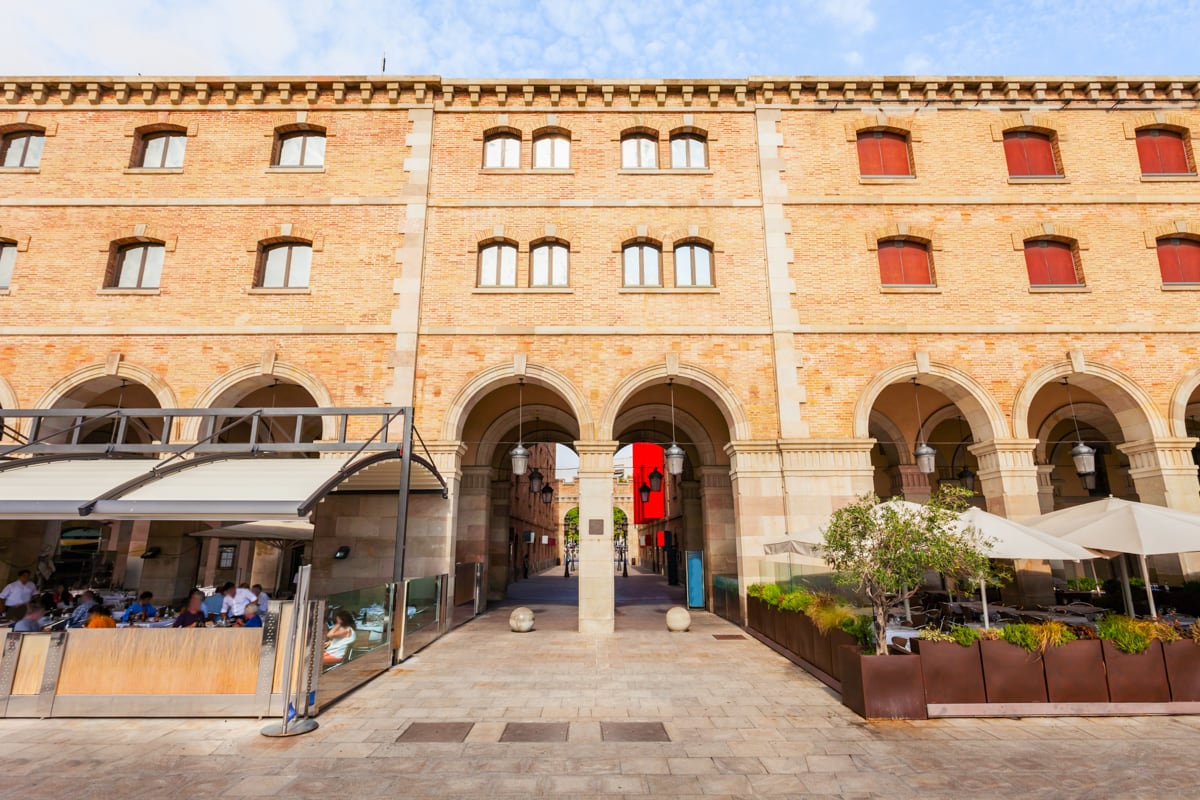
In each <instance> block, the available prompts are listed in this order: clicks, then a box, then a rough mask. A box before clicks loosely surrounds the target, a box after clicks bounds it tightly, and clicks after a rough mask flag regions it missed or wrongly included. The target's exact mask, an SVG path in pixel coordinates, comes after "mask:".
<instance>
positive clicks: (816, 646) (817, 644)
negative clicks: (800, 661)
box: [808, 623, 833, 676]
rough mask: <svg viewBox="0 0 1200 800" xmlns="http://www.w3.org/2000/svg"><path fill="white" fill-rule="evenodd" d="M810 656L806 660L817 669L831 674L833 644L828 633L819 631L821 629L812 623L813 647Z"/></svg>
mask: <svg viewBox="0 0 1200 800" xmlns="http://www.w3.org/2000/svg"><path fill="white" fill-rule="evenodd" d="M812 656H813V657H812V658H810V659H808V661H809V662H810V663H811V664H812V665H813V666H814V667H816V668H817V669H819V670H821V671H822V672H824V673H825V674H826V675H830V676H832V675H833V646H832V643H831V641H830V638H829V634H828V633H821V630H820V629H819V628H818V627H817V626H816V624H815V623H814V624H813V649H812Z"/></svg>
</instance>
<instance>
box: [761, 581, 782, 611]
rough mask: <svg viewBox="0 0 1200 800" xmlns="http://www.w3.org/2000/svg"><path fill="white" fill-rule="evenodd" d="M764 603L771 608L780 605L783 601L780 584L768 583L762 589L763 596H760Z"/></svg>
mask: <svg viewBox="0 0 1200 800" xmlns="http://www.w3.org/2000/svg"><path fill="white" fill-rule="evenodd" d="M759 597H760V598H761V599H762V601H763V602H764V603H766V604H767V605H769V606H777V605H779V601H780V600H782V599H783V590H782V589H780V588H779V585H778V584H774V583H768V584H765V585H764V586H763V588H762V594H760V595H759Z"/></svg>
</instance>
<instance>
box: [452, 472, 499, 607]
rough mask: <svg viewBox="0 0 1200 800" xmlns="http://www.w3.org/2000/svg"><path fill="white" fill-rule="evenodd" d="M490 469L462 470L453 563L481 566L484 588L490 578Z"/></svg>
mask: <svg viewBox="0 0 1200 800" xmlns="http://www.w3.org/2000/svg"><path fill="white" fill-rule="evenodd" d="M491 490H492V468H491V467H463V469H462V480H461V481H460V482H459V487H458V492H459V494H458V523H457V526H456V528H457V533H456V535H455V538H456V547H457V552H456V553H455V557H454V560H455V561H458V562H462V563H482V564H483V571H484V576H483V580H484V586H485V587H486V586H487V582H488V580H489V578H488V573H489V569H488V566H489V565H488V519H489V517H490V514H491Z"/></svg>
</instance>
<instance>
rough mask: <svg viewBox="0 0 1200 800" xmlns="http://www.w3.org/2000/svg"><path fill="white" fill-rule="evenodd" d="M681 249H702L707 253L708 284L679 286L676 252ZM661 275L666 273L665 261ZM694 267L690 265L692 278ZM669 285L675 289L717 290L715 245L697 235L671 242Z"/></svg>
mask: <svg viewBox="0 0 1200 800" xmlns="http://www.w3.org/2000/svg"><path fill="white" fill-rule="evenodd" d="M681 247H702V248H704V249H705V250H707V251H708V279H709V281H708V283H685V284H680V283H679V280H678V277H679V276H678V274H677V272H676V267H677V262H676V256H675V254H676V251H678V250H679V248H681ZM663 273H664V274H665V273H666V268H665V259H664V267H663ZM695 274H696V267H695V265H694V264H693V265H692V276H693V278H694V277H695ZM671 285H672V286H674V287H675V288H676V289H715V288H717V247H716V244H715V243H714V242H713V241H712V240H711V239H708V238H706V237H704V236H700V235H698V234H689V235H687V236H682V237H680V238H678V239H675V240H674V241H672V242H671Z"/></svg>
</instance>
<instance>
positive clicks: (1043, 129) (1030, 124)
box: [991, 112, 1070, 184]
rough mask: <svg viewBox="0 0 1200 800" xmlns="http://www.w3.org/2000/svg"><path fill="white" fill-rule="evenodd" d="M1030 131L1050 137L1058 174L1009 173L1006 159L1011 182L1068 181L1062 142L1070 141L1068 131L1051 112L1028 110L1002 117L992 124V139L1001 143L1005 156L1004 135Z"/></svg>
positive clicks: (1006, 164) (1006, 166) (1005, 165)
mask: <svg viewBox="0 0 1200 800" xmlns="http://www.w3.org/2000/svg"><path fill="white" fill-rule="evenodd" d="M1021 131H1028V132H1030V133H1040V134H1042V135H1043V136H1047V137H1049V139H1050V148H1051V150H1052V151H1053V154H1054V166H1055V168H1056V169H1057V170H1058V174H1057V175H1012V174H1009V173H1008V162H1007V159H1006V160H1005V164H1004V168H1005V169H1004V171H1005V174H1006V177H1007V178H1008V182H1009V183H1013V184H1021V183H1066V182H1067V168H1066V166H1065V165H1064V163H1063V156H1062V142H1064V141H1068V140H1069V138H1070V137H1068V136H1067V133H1066V131H1065V130H1064V129H1063V127H1062V126H1061V125H1060V124H1059V121H1058V120H1057V119H1055V118H1054V117H1053V116H1051V115H1050V114H1034V113H1031V112H1026V113H1023V114H1013V115H1010V116H1006V117H1004V118H1002V119H1001V120H1000V121H999V122H996V123H993V124H992V125H991V133H992V141H993V142H996V143H998V144H1000V145H1001V155H1002V156H1003V144H1004V137H1005V135H1006V134H1009V133H1019V132H1021Z"/></svg>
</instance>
